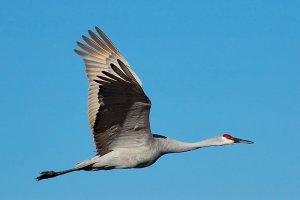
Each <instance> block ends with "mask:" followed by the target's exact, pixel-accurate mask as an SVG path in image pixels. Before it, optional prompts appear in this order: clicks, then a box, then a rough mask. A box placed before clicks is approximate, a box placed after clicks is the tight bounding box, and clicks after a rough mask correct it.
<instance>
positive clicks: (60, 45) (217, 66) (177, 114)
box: [0, 0, 300, 200]
mask: <svg viewBox="0 0 300 200" xmlns="http://www.w3.org/2000/svg"><path fill="white" fill-rule="evenodd" d="M299 9H300V3H299V1H277V0H275V1H238V0H229V1H214V0H213V1H184V2H183V1H155V2H150V1H48V2H45V1H13V0H12V1H5V2H2V3H1V8H0V22H1V27H0V43H1V48H0V52H1V60H0V90H1V101H0V102H1V104H0V110H1V114H0V123H1V126H0V127H1V128H0V130H1V142H0V143H1V145H0V156H1V159H2V162H1V166H0V173H1V179H0V188H1V189H0V191H1V192H0V199H6V200H17V199H22V200H23V199H30V200H34V199H44V200H47V199H73V200H77V199H78V200H79V199H146V200H147V199H172V200H173V199H174V200H175V199H225V200H226V199H230V200H233V199H245V200H247V199H249V200H250V199H251V200H252V199H271V200H276V199H278V200H279V199H290V200H292V199H299V198H300V190H299V186H300V171H299V169H300V151H299V145H300V142H299V141H300V134H299V130H300V103H299V102H300V78H299V74H300V26H299V24H300V14H299ZM95 25H97V26H99V27H101V28H102V29H103V30H104V31H105V33H106V34H107V35H108V36H109V37H110V38H111V40H112V41H113V42H114V43H115V44H116V45H117V47H118V48H119V50H120V51H121V52H122V53H123V55H124V56H125V57H126V58H127V60H128V61H129V63H130V64H131V66H132V68H133V69H134V70H135V72H136V73H137V74H138V75H139V77H140V78H141V79H142V81H143V86H144V90H145V92H146V93H147V95H148V96H149V98H150V99H151V100H152V110H151V128H152V130H153V132H154V133H158V134H162V135H166V136H169V137H172V138H176V139H179V140H183V141H190V142H191V141H198V140H202V139H205V138H208V137H213V136H215V135H218V134H221V133H225V132H226V133H231V134H232V135H234V136H236V137H240V138H244V139H249V140H253V141H254V142H255V144H254V145H235V146H227V147H215V148H207V149H201V150H198V151H194V152H188V153H183V154H173V155H169V156H165V157H162V158H161V159H160V160H159V161H158V162H157V163H155V164H154V165H153V166H151V167H149V168H146V169H138V170H114V171H99V172H78V173H72V174H68V175H65V176H61V177H57V178H55V179H51V180H46V181H41V182H36V181H35V180H34V178H35V177H36V176H37V175H38V174H39V172H40V171H42V170H49V169H53V170H63V169H68V168H71V167H73V166H74V165H75V164H76V163H77V162H80V161H82V160H85V159H88V158H90V157H92V156H93V155H94V152H93V151H94V146H93V140H92V137H91V134H90V130H89V127H88V118H87V86H88V83H87V78H86V76H85V72H84V65H83V62H82V61H81V58H79V57H78V56H76V55H75V54H74V52H73V49H74V48H76V44H75V42H76V41H78V40H81V39H80V37H81V35H82V34H87V30H88V29H93V27H94V26H95Z"/></svg>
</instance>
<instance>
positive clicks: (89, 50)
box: [75, 27, 152, 155]
mask: <svg viewBox="0 0 300 200" xmlns="http://www.w3.org/2000/svg"><path fill="white" fill-rule="evenodd" d="M96 31H97V33H98V34H99V35H97V34H95V33H93V32H92V31H90V30H89V35H90V37H91V39H89V38H88V37H85V36H82V38H83V40H84V41H85V42H86V43H87V45H85V44H82V43H80V42H78V43H77V44H78V46H79V47H81V49H82V50H83V51H79V50H75V52H76V53H77V54H78V55H80V56H84V57H85V58H84V62H85V66H86V73H87V76H88V79H89V97H88V112H89V122H90V128H91V130H92V132H93V135H94V141H95V144H96V149H97V154H98V155H104V154H106V153H108V152H110V151H112V150H114V149H115V148H127V147H130V148H133V147H138V146H142V145H144V144H145V143H147V142H149V140H151V139H152V134H151V130H150V125H149V113H150V107H151V102H150V100H149V99H148V97H147V96H146V95H145V93H144V91H143V89H142V87H141V81H140V79H139V78H138V76H137V75H136V74H135V73H134V72H133V70H132V69H131V68H130V66H129V64H128V62H127V61H126V60H125V58H124V57H123V56H122V55H121V53H120V52H119V51H118V50H117V48H116V47H115V46H114V45H113V44H112V42H111V41H110V40H109V39H108V37H107V36H106V35H105V34H104V33H103V32H102V31H101V30H100V29H99V28H98V27H96Z"/></svg>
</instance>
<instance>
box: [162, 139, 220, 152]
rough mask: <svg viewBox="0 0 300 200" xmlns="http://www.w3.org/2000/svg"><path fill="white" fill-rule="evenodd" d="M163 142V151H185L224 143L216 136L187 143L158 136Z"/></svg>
mask: <svg viewBox="0 0 300 200" xmlns="http://www.w3.org/2000/svg"><path fill="white" fill-rule="evenodd" d="M158 140H159V142H160V143H161V151H162V152H163V153H179V152H185V151H191V150H195V149H199V148H202V147H210V146H220V145H224V144H222V143H220V141H219V140H217V139H216V138H210V139H206V140H203V141H200V142H193V143H186V142H181V141H177V140H174V139H171V138H164V139H162V138H158Z"/></svg>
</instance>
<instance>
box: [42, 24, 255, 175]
mask: <svg viewBox="0 0 300 200" xmlns="http://www.w3.org/2000/svg"><path fill="white" fill-rule="evenodd" d="M95 29H96V32H97V33H98V34H96V33H94V32H92V31H90V30H89V31H88V33H89V36H90V38H88V37H86V36H82V38H83V40H84V41H85V42H86V44H82V43H80V42H77V44H78V46H79V47H80V48H81V49H82V50H80V51H79V50H74V51H75V52H76V53H77V54H78V55H80V56H83V57H84V63H85V66H86V73H87V77H88V80H89V93H88V114H89V124H90V128H91V131H92V133H93V136H94V142H95V145H96V152H97V154H96V156H95V157H93V158H91V159H89V160H86V161H83V162H81V163H79V164H77V165H76V166H75V167H74V168H72V169H68V170H64V171H59V172H55V171H44V172H41V174H40V176H38V177H37V178H36V179H37V180H42V179H47V178H52V177H55V176H59V175H62V174H66V173H69V172H73V171H80V170H85V171H97V170H111V169H127V168H143V167H148V166H150V165H152V164H153V163H154V162H155V161H156V160H157V159H158V158H159V157H161V156H162V155H164V154H168V153H179V152H186V151H191V150H195V149H199V148H202V147H209V146H222V145H229V144H237V143H244V144H252V143H253V142H251V141H248V140H243V139H238V138H235V137H232V136H231V135H229V134H222V135H219V136H216V137H213V138H210V139H206V140H203V141H200V142H195V143H185V142H180V141H177V140H174V139H171V138H168V137H165V136H161V135H156V134H152V133H151V129H150V124H149V113H150V107H151V102H150V100H149V99H148V97H147V96H146V94H145V93H144V91H143V89H142V83H141V80H140V79H139V78H138V76H137V75H136V74H135V73H134V71H133V70H132V69H131V68H130V66H129V64H128V62H127V61H126V59H125V58H124V57H123V56H122V54H121V53H120V52H119V51H118V50H117V48H116V47H115V46H114V45H113V43H112V42H111V41H110V40H109V38H108V37H107V36H106V35H105V34H104V33H103V32H102V31H101V30H100V29H99V28H98V27H95Z"/></svg>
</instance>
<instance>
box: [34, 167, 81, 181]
mask: <svg viewBox="0 0 300 200" xmlns="http://www.w3.org/2000/svg"><path fill="white" fill-rule="evenodd" d="M77 170H80V169H76V168H74V169H68V170H64V171H59V172H55V171H44V172H41V174H40V176H38V177H36V180H37V181H40V180H43V179H47V178H53V177H55V176H60V175H63V174H67V173H70V172H73V171H77Z"/></svg>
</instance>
